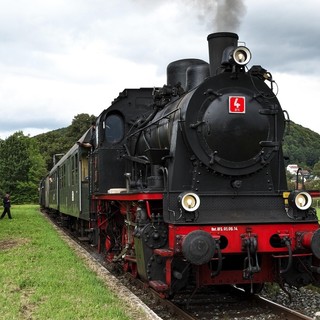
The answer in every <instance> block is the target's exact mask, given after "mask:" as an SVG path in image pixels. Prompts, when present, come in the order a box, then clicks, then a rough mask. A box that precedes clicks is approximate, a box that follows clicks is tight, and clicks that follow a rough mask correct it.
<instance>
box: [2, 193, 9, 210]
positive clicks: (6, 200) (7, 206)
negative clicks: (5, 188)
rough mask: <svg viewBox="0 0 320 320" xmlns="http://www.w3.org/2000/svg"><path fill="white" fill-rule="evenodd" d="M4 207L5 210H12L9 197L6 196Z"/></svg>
mask: <svg viewBox="0 0 320 320" xmlns="http://www.w3.org/2000/svg"><path fill="white" fill-rule="evenodd" d="M3 206H4V207H5V208H10V207H11V203H10V197H8V196H4V197H3Z"/></svg>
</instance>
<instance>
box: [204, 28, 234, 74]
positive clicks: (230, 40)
mask: <svg viewBox="0 0 320 320" xmlns="http://www.w3.org/2000/svg"><path fill="white" fill-rule="evenodd" d="M238 39H239V37H238V35H237V34H236V33H232V32H217V33H211V34H209V35H208V38H207V40H208V45H209V61H210V76H215V75H217V74H219V73H221V72H222V71H223V69H222V68H221V61H222V56H223V51H224V50H225V49H226V48H227V47H233V48H236V47H237V46H238Z"/></svg>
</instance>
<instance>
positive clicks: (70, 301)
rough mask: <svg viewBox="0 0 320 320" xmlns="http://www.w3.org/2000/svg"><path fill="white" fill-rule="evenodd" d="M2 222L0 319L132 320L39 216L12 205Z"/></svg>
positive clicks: (36, 210) (33, 208)
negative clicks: (10, 215)
mask: <svg viewBox="0 0 320 320" xmlns="http://www.w3.org/2000/svg"><path fill="white" fill-rule="evenodd" d="M11 211H12V216H13V219H12V220H9V219H8V218H7V216H6V217H5V218H4V219H3V220H0V319H63V320H65V319H104V320H105V319H130V318H131V317H130V316H129V315H128V314H126V311H125V306H124V303H123V301H122V302H121V300H120V301H119V300H118V299H117V297H116V296H115V295H114V294H113V293H112V292H111V291H109V290H108V288H106V287H105V285H104V284H103V282H102V280H100V279H99V278H97V277H96V275H95V274H94V273H93V272H92V271H90V270H89V269H88V268H87V267H86V266H85V264H84V263H83V261H82V260H81V259H80V258H78V257H77V256H76V254H75V253H74V252H73V251H72V250H71V249H70V248H69V246H68V245H67V244H66V243H65V242H64V241H63V240H62V239H61V238H60V237H59V235H58V234H57V232H56V231H55V230H54V228H53V227H52V225H50V224H49V223H48V221H47V220H46V219H45V218H44V217H43V216H42V215H41V214H40V213H39V208H38V206H36V205H34V206H31V205H28V206H27V205H26V206H13V207H12V210H11Z"/></svg>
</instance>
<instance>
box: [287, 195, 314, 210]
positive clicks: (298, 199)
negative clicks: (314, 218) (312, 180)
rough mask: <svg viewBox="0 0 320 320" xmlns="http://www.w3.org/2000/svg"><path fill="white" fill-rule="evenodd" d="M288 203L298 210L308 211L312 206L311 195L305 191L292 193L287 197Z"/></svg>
mask: <svg viewBox="0 0 320 320" xmlns="http://www.w3.org/2000/svg"><path fill="white" fill-rule="evenodd" d="M289 203H290V204H291V205H292V206H293V207H295V208H296V209H299V210H308V209H309V208H310V207H311V204H312V198H311V195H310V194H309V193H308V192H305V191H293V192H291V194H290V196H289Z"/></svg>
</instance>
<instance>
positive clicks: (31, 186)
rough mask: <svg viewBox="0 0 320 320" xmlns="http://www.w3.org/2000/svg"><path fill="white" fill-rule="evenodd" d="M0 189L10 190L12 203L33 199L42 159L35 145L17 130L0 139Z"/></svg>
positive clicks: (42, 169)
mask: <svg viewBox="0 0 320 320" xmlns="http://www.w3.org/2000/svg"><path fill="white" fill-rule="evenodd" d="M0 154H1V158H0V190H1V192H2V194H3V193H4V192H10V193H11V194H12V200H13V202H14V203H25V202H36V201H37V199H38V184H39V181H40V179H41V177H42V176H44V174H45V172H46V169H45V161H44V159H43V158H42V157H41V154H40V153H39V149H38V146H37V144H36V143H35V142H34V141H32V139H31V138H29V137H27V136H24V134H23V132H22V131H18V132H16V133H14V134H13V135H11V136H10V137H8V138H7V139H6V140H1V141H0Z"/></svg>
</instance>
